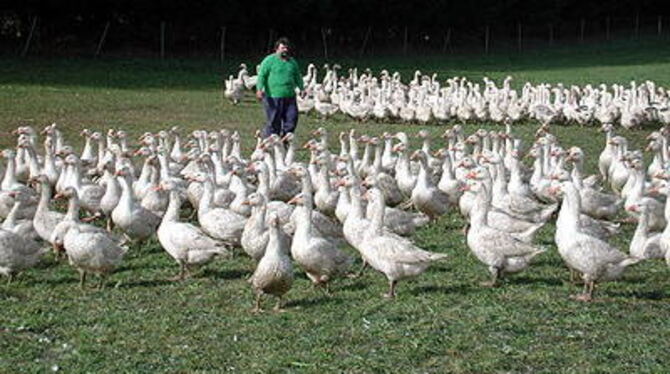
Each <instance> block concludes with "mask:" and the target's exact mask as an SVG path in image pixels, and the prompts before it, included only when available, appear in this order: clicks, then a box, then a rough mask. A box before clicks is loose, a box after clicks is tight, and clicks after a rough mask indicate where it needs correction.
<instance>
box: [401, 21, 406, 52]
mask: <svg viewBox="0 0 670 374" xmlns="http://www.w3.org/2000/svg"><path fill="white" fill-rule="evenodd" d="M402 54H403V56H407V26H405V39H404V41H403V45H402Z"/></svg>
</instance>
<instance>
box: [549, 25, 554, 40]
mask: <svg viewBox="0 0 670 374" xmlns="http://www.w3.org/2000/svg"><path fill="white" fill-rule="evenodd" d="M549 45H550V46H551V45H554V24H553V23H550V24H549Z"/></svg>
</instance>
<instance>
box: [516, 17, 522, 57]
mask: <svg viewBox="0 0 670 374" xmlns="http://www.w3.org/2000/svg"><path fill="white" fill-rule="evenodd" d="M517 35H518V38H519V40H518V44H519V52H521V49H522V48H523V33H522V30H521V22H519V23H518V25H517Z"/></svg>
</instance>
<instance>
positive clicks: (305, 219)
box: [289, 192, 353, 287]
mask: <svg viewBox="0 0 670 374" xmlns="http://www.w3.org/2000/svg"><path fill="white" fill-rule="evenodd" d="M291 203H292V204H298V207H297V208H296V210H295V218H296V222H295V233H294V234H293V242H292V243H291V256H292V257H293V259H294V260H295V261H296V262H297V263H298V264H299V265H300V267H301V268H302V269H303V270H304V271H305V273H306V274H307V277H308V278H309V279H310V280H311V281H312V283H313V284H314V285H317V286H325V287H327V285H328V282H329V281H331V280H332V279H333V278H335V277H337V276H341V275H344V274H346V272H347V270H348V269H349V267H350V266H351V263H352V262H353V260H352V258H351V257H350V256H349V255H348V254H347V253H346V252H344V251H342V250H341V249H339V248H338V244H337V243H335V242H333V241H329V240H327V239H326V238H325V237H323V236H321V235H319V234H318V231H317V230H315V229H313V227H312V210H313V205H312V204H313V202H312V196H311V195H310V194H304V193H302V192H301V193H300V194H298V195H296V196H295V197H294V198H293V199H291V200H290V201H289V204H291Z"/></svg>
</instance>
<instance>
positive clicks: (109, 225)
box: [107, 217, 114, 232]
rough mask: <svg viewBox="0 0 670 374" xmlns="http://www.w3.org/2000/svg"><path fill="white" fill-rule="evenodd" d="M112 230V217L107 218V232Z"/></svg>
mask: <svg viewBox="0 0 670 374" xmlns="http://www.w3.org/2000/svg"><path fill="white" fill-rule="evenodd" d="M112 230H114V221H112V217H108V218H107V231H109V232H112Z"/></svg>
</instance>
